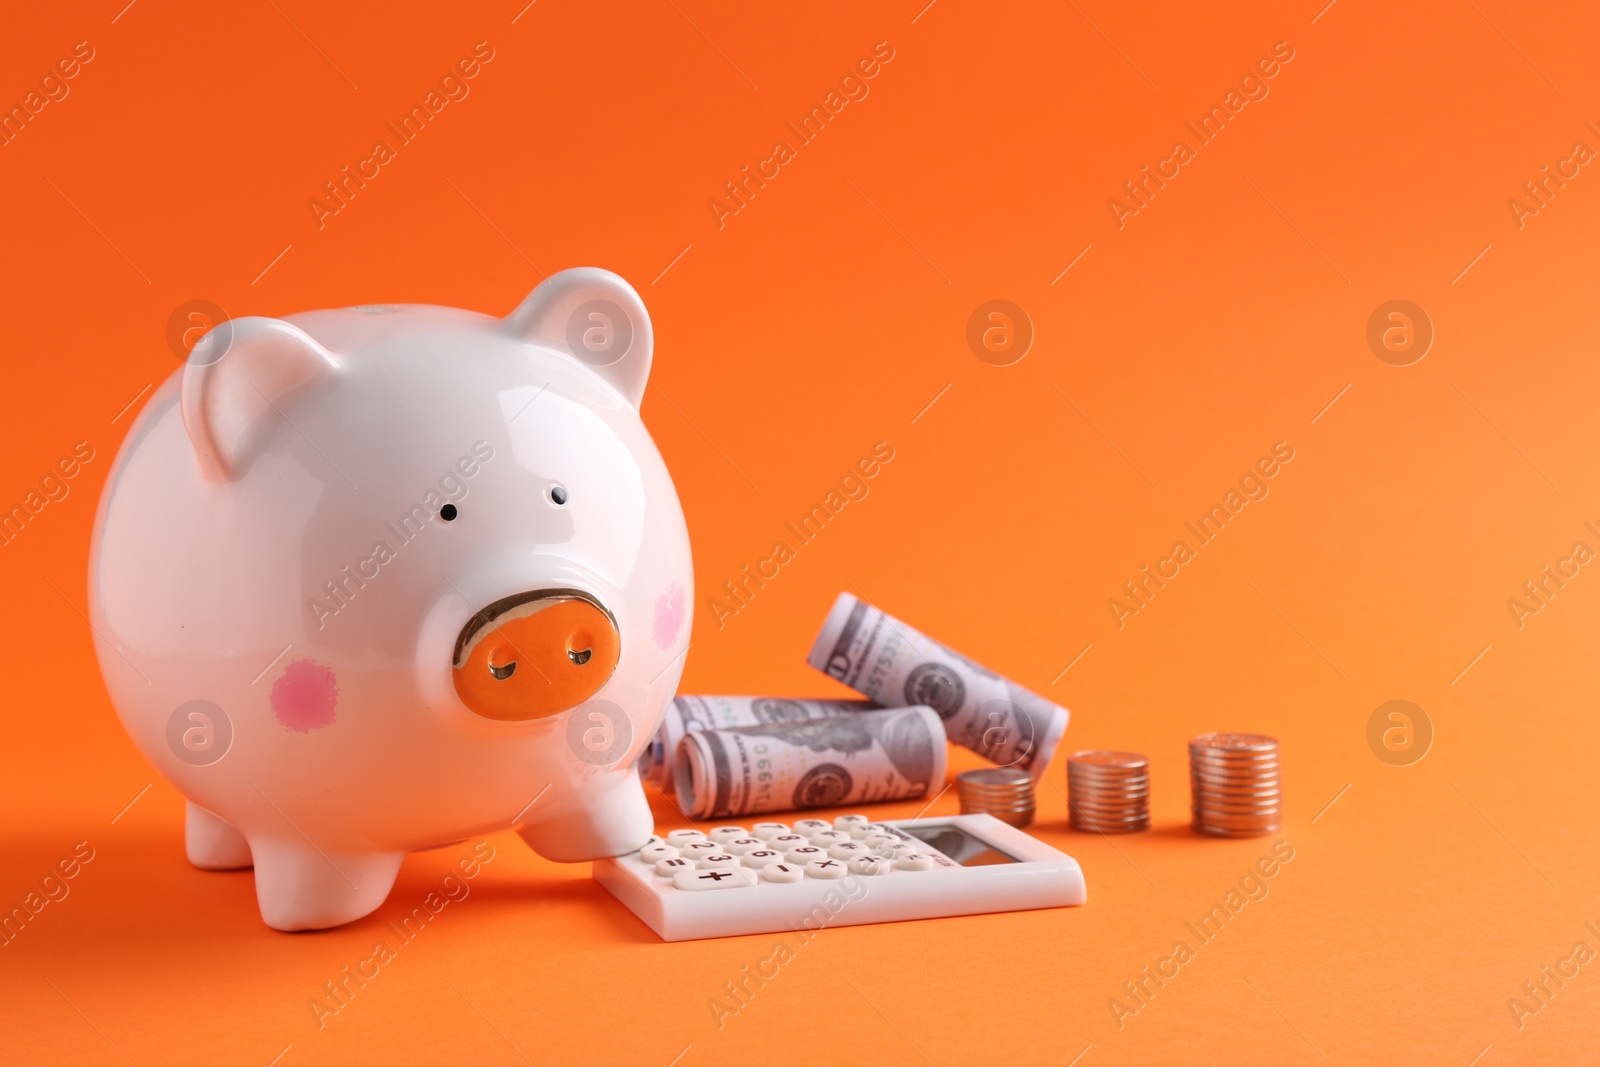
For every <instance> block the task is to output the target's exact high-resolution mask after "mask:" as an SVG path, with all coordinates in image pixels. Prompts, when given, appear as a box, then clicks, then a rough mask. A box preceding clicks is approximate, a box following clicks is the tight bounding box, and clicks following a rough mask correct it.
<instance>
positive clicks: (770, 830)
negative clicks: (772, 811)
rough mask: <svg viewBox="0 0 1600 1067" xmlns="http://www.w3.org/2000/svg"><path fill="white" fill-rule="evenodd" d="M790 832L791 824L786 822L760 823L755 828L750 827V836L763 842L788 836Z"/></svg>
mask: <svg viewBox="0 0 1600 1067" xmlns="http://www.w3.org/2000/svg"><path fill="white" fill-rule="evenodd" d="M788 832H789V824H788V823H786V822H758V823H756V824H755V825H754V826H752V827H750V836H751V837H759V838H761V840H763V841H771V840H772V839H773V838H774V837H777V836H778V835H779V834H786V833H788Z"/></svg>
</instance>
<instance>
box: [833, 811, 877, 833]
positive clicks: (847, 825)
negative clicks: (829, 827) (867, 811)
mask: <svg viewBox="0 0 1600 1067" xmlns="http://www.w3.org/2000/svg"><path fill="white" fill-rule="evenodd" d="M871 821H872V820H871V819H869V818H867V817H866V816H865V815H841V816H839V817H838V818H837V819H835V820H833V828H834V829H835V830H843V831H845V832H846V833H849V832H850V831H851V830H854V829H856V828H857V827H861V826H865V825H867V823H869V822H871Z"/></svg>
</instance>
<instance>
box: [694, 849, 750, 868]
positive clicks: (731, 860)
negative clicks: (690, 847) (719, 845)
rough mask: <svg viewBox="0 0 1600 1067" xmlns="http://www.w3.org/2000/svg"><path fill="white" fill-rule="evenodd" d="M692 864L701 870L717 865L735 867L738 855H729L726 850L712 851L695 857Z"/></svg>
mask: <svg viewBox="0 0 1600 1067" xmlns="http://www.w3.org/2000/svg"><path fill="white" fill-rule="evenodd" d="M694 865H695V866H696V867H699V868H700V869H701V870H702V871H709V870H713V869H715V868H717V867H737V866H739V857H738V856H730V855H728V854H727V853H726V852H713V853H711V854H710V855H709V856H699V857H697V858H696V859H695V861H694Z"/></svg>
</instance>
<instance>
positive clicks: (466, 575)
mask: <svg viewBox="0 0 1600 1067" xmlns="http://www.w3.org/2000/svg"><path fill="white" fill-rule="evenodd" d="M651 348H652V333H651V328H650V320H649V317H648V315H647V314H646V312H645V309H644V305H643V303H642V302H641V301H640V299H639V295H638V294H637V293H636V292H634V290H633V289H632V288H631V287H630V286H629V285H628V284H627V283H626V282H624V281H623V280H622V279H621V278H619V277H617V276H616V275H614V274H611V273H609V272H607V271H602V270H595V269H590V268H584V269H578V270H569V271H564V272H562V273H561V274H558V275H555V276H554V277H551V278H550V279H548V280H547V281H545V282H544V283H543V284H541V285H540V286H539V287H538V288H537V289H535V290H534V291H533V293H532V294H531V295H530V296H529V297H528V298H527V299H526V300H525V301H524V302H523V303H522V305H521V306H520V307H518V308H517V309H516V310H515V311H514V312H512V314H511V315H510V316H508V317H507V318H504V319H494V318H490V317H488V316H484V315H480V314H477V313H474V312H469V311H459V310H454V309H450V308H438V307H423V306H393V307H364V308H349V309H344V310H339V311H314V312H310V313H307V314H303V315H293V316H290V317H289V318H287V319H269V318H244V319H235V320H233V321H232V322H230V323H226V324H224V325H222V326H219V327H217V328H215V329H213V330H212V331H211V332H210V333H209V334H208V335H207V336H206V338H205V339H204V340H202V341H201V343H200V344H198V345H196V347H195V349H194V351H193V352H192V353H191V354H190V356H189V360H188V362H187V363H186V364H185V365H184V366H183V367H182V368H181V369H180V370H179V371H178V372H177V373H175V374H174V375H173V376H172V377H171V378H170V379H168V380H167V382H166V383H165V384H164V385H163V386H162V387H161V389H160V390H159V391H158V392H157V393H156V394H155V395H154V397H153V398H152V399H151V400H150V402H149V405H148V406H147V407H146V408H145V410H144V411H143V412H142V413H141V414H140V416H139V419H138V422H137V423H135V425H134V426H133V428H132V429H131V431H130V432H129V435H128V439H127V441H126V442H125V443H124V444H123V446H122V450H121V453H120V454H119V455H118V457H117V461H116V466H115V468H114V469H113V471H112V473H111V476H110V479H109V481H108V483H107V485H106V489H105V494H104V497H103V498H102V500H101V502H100V510H99V515H98V518H97V520H96V525H95V536H94V541H93V545H92V548H91V555H90V566H89V588H90V604H91V609H90V611H91V620H92V622H93V626H94V633H95V647H96V650H97V652H98V655H99V660H100V668H101V671H102V673H103V674H104V676H105V681H106V686H107V688H108V689H109V690H110V693H111V698H112V701H113V703H114V704H115V705H116V708H117V711H118V714H119V715H120V716H121V718H122V722H123V724H124V725H125V726H126V727H127V730H128V733H129V734H130V735H132V737H133V740H134V743H135V744H136V745H137V746H138V747H139V749H140V751H142V752H143V753H144V754H145V756H147V757H148V758H149V759H150V760H151V761H152V762H153V763H154V764H155V765H156V766H157V767H158V768H160V770H161V772H162V774H164V775H165V776H166V777H167V778H168V779H169V780H170V781H172V782H173V784H174V785H176V786H177V788H178V789H179V790H180V791H181V792H182V793H183V794H184V796H185V797H187V798H188V801H189V803H188V810H187V827H186V834H185V837H186V844H187V850H188V855H189V859H190V861H191V862H192V863H194V864H195V865H196V866H199V867H204V868H208V869H227V868H239V867H249V866H252V865H253V866H254V867H255V882H256V897H257V900H258V901H259V903H260V906H261V915H262V918H263V919H265V920H266V922H267V923H268V925H270V926H273V927H276V928H277V929H280V930H297V929H310V928H317V927H326V926H333V925H337V924H339V923H344V922H349V921H351V920H353V919H356V918H359V917H360V916H362V915H365V914H367V913H369V912H371V911H372V910H374V909H375V908H377V907H378V906H379V905H380V904H382V903H383V901H384V898H385V897H386V896H387V895H388V893H389V889H390V887H391V886H392V885H393V883H394V878H395V875H396V872H397V871H398V870H399V867H400V862H401V860H402V859H403V858H404V857H405V855H406V853H407V852H411V851H414V850H417V849H424V848H429V847H434V846H438V845H443V844H449V843H452V842H456V841H460V840H463V839H466V838H468V837H472V836H475V835H478V834H483V833H488V832H493V831H497V830H502V829H505V828H507V827H516V828H517V829H518V830H519V831H520V833H521V834H522V836H523V838H524V839H525V840H526V841H527V842H528V843H529V844H530V845H531V846H532V847H533V848H534V849H536V850H537V851H538V852H539V853H541V854H542V855H544V856H546V857H549V858H550V859H554V860H563V861H575V860H588V859H597V858H600V857H603V856H613V855H619V854H622V853H625V852H629V851H631V850H633V849H635V848H638V847H639V846H640V845H642V844H643V843H644V842H645V840H646V839H647V838H648V836H649V834H650V832H651V826H652V819H651V814H650V810H649V807H648V805H647V804H646V801H645V796H644V793H643V790H642V789H641V787H640V784H639V778H638V774H637V772H636V770H635V764H636V757H637V756H638V754H639V751H640V749H641V748H642V747H643V746H644V745H645V744H647V743H648V741H649V739H650V737H651V735H652V734H653V732H654V731H655V728H656V724H657V722H658V721H659V720H660V718H661V715H662V712H663V709H664V707H665V705H666V702H667V700H668V699H669V698H670V697H671V695H672V693H673V692H674V691H675V689H676V688H677V683H678V677H679V674H680V673H681V671H682V669H683V656H684V652H685V650H686V648H687V643H688V636H689V635H688V629H689V605H690V604H691V603H692V602H693V589H692V581H693V578H692V571H691V562H690V556H689V539H688V532H687V530H686V528H685V526H684V520H683V512H682V509H681V508H680V506H679V504H678V498H677V494H676V492H675V490H674V489H673V485H672V479H671V478H670V477H669V476H668V474H667V469H666V466H665V465H664V464H663V463H662V460H661V456H660V454H659V453H658V452H657V451H656V448H655V445H654V443H653V442H652V441H651V439H650V436H649V434H648V433H647V432H646V430H645V428H644V424H643V423H642V422H641V421H640V419H639V414H638V408H639V402H640V399H641V398H642V397H643V395H644V390H645V382H646V377H647V376H648V374H649V371H650V359H651Z"/></svg>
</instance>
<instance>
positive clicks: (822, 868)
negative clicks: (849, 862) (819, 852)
mask: <svg viewBox="0 0 1600 1067" xmlns="http://www.w3.org/2000/svg"><path fill="white" fill-rule="evenodd" d="M849 870H850V868H848V867H846V866H845V865H844V864H843V863H841V862H840V861H838V860H812V861H811V862H810V863H808V864H806V874H808V875H810V876H811V877H812V878H821V879H824V880H831V879H834V878H843V877H844V876H845V875H846V874H847V873H849Z"/></svg>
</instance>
